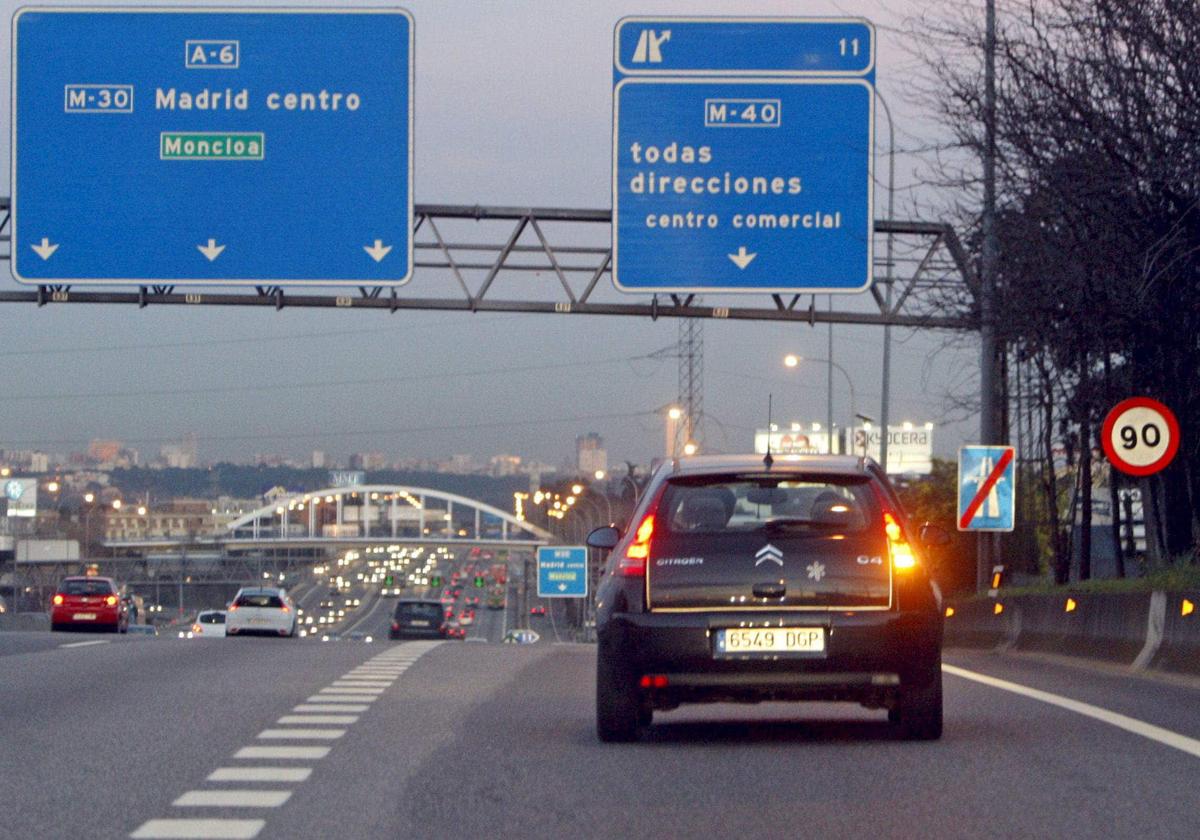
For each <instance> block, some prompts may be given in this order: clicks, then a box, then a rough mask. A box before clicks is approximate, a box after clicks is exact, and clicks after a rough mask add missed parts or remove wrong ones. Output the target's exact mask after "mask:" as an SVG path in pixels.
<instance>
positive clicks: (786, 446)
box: [754, 423, 842, 455]
mask: <svg viewBox="0 0 1200 840" xmlns="http://www.w3.org/2000/svg"><path fill="white" fill-rule="evenodd" d="M768 441H769V442H770V444H771V453H772V454H773V455H825V454H827V453H828V452H829V432H828V431H825V430H823V429H820V428H818V429H815V430H814V429H812V428H811V427H805V426H804V425H802V424H800V423H793V424H791V426H790V427H788V428H787V429H781V428H780V427H778V426H772V427H771V428H770V429H756V430H755V432H754V451H755V452H757V453H758V454H759V455H765V454H766V453H767V443H768ZM833 451H834V452H841V451H842V446H841V435H838V434H837V433H835V434H834V436H833Z"/></svg>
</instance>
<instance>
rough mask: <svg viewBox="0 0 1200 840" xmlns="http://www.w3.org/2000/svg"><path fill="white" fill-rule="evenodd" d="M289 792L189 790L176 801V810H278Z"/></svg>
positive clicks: (286, 799)
mask: <svg viewBox="0 0 1200 840" xmlns="http://www.w3.org/2000/svg"><path fill="white" fill-rule="evenodd" d="M291 795H292V792H291V791H290V790H189V791H188V792H187V793H185V794H184V795H183V796H181V797H179V798H178V799H176V800H175V801H174V802H173V803H171V804H172V805H174V806H175V807H176V808H278V807H279V806H280V805H282V804H283V803H284V802H287V801H288V799H289V798H291Z"/></svg>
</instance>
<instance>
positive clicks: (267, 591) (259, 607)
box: [225, 586, 296, 636]
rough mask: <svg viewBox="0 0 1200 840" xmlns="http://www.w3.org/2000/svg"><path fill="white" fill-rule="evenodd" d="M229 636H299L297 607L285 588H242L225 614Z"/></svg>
mask: <svg viewBox="0 0 1200 840" xmlns="http://www.w3.org/2000/svg"><path fill="white" fill-rule="evenodd" d="M225 634H226V635H227V636H248V635H253V634H261V635H268V636H295V635H296V606H295V604H293V603H292V599H291V598H289V597H288V594H287V590H286V589H280V588H279V587H276V586H243V587H242V588H241V589H239V590H238V593H237V596H236V597H235V598H234V599H233V603H232V604H230V605H229V610H228V611H227V612H226V614H225Z"/></svg>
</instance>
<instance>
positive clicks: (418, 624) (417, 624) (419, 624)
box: [409, 620, 429, 627]
mask: <svg viewBox="0 0 1200 840" xmlns="http://www.w3.org/2000/svg"><path fill="white" fill-rule="evenodd" d="M409 624H410V625H412V626H413V627H428V626H429V622H428V621H419V620H418V621H410V622H409Z"/></svg>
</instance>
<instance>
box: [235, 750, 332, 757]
mask: <svg viewBox="0 0 1200 840" xmlns="http://www.w3.org/2000/svg"><path fill="white" fill-rule="evenodd" d="M327 755H329V747H242V748H241V749H240V750H238V751H237V752H235V753H234V754H233V757H234V758H305V759H313V758H324V757H325V756H327Z"/></svg>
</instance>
